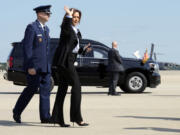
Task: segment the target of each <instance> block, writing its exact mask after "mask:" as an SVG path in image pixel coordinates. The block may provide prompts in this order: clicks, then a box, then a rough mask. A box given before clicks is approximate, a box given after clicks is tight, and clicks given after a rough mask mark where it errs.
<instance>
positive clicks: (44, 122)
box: [41, 119, 51, 124]
mask: <svg viewBox="0 0 180 135" xmlns="http://www.w3.org/2000/svg"><path fill="white" fill-rule="evenodd" d="M41 123H43V124H49V123H51V120H50V119H42V120H41Z"/></svg>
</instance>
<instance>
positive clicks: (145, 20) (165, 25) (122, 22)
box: [0, 0, 180, 64]
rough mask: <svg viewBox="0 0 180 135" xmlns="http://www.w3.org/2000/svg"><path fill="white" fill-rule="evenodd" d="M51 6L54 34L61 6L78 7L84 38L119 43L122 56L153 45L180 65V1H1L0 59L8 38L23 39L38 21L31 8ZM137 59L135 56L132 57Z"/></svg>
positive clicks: (57, 31) (5, 52) (165, 58)
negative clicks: (25, 32) (80, 13)
mask: <svg viewBox="0 0 180 135" xmlns="http://www.w3.org/2000/svg"><path fill="white" fill-rule="evenodd" d="M48 4H50V5H52V8H51V11H52V15H51V18H50V20H49V22H48V23H47V25H48V27H49V28H50V36H51V37H52V38H58V37H59V34H60V24H61V22H62V18H63V16H64V14H65V11H64V6H65V5H66V6H68V7H74V8H78V9H80V10H81V11H82V19H81V23H80V25H79V26H78V27H79V29H80V31H81V33H82V36H83V38H86V39H92V40H95V41H99V42H101V43H104V44H105V45H107V46H109V47H111V43H112V41H117V42H118V49H119V52H120V54H121V55H122V56H123V57H131V58H133V57H134V56H133V53H134V52H135V51H136V50H139V51H140V55H141V56H143V54H144V52H145V50H146V48H147V49H148V52H150V47H151V44H152V43H154V44H155V50H154V51H155V52H156V53H157V60H158V61H161V62H173V63H177V64H180V0H28V1H27V0H5V1H1V8H0V15H1V17H0V62H6V61H7V58H8V55H9V53H10V51H11V49H12V46H11V43H12V42H18V41H21V40H22V39H23V37H24V31H25V28H26V26H27V25H28V24H29V23H31V22H33V21H35V20H36V14H35V12H34V11H33V8H35V7H37V6H40V5H48ZM134 58H135V57H134Z"/></svg>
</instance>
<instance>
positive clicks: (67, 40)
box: [52, 6, 91, 127]
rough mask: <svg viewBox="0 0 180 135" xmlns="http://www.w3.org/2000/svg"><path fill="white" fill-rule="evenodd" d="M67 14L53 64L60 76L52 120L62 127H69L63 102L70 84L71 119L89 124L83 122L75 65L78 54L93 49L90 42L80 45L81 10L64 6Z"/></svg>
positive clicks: (84, 124) (82, 124)
mask: <svg viewBox="0 0 180 135" xmlns="http://www.w3.org/2000/svg"><path fill="white" fill-rule="evenodd" d="M64 10H65V11H66V14H65V16H64V19H63V22H62V25H61V34H60V40H59V46H58V47H57V49H56V52H55V55H54V59H53V66H56V67H57V70H58V76H59V79H60V81H59V85H58V91H57V95H56V99H55V104H54V108H53V112H52V122H53V123H58V124H59V125H60V126H61V127H69V126H70V125H68V124H65V123H64V116H63V104H64V99H65V96H66V93H67V89H68V85H72V89H71V107H70V121H71V122H73V123H74V122H75V123H77V124H78V125H79V126H88V125H89V124H87V123H85V122H83V118H82V116H81V84H80V80H79V76H78V74H77V71H76V69H75V66H74V62H75V60H76V57H77V54H84V53H85V52H88V51H90V50H91V48H90V44H88V45H86V46H85V47H80V46H79V40H80V39H81V33H80V31H79V30H78V29H77V28H76V26H77V25H78V24H79V22H80V19H81V11H79V10H77V9H69V8H68V7H66V6H65V7H64Z"/></svg>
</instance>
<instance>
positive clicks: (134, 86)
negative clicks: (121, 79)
mask: <svg viewBox="0 0 180 135" xmlns="http://www.w3.org/2000/svg"><path fill="white" fill-rule="evenodd" d="M146 87H147V79H146V77H145V76H144V74H142V73H140V72H132V73H130V74H128V75H127V77H126V80H125V84H123V85H121V86H120V88H121V89H122V90H123V91H124V92H127V93H142V92H143V91H144V90H145V89H146Z"/></svg>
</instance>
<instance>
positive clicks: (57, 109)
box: [52, 54, 83, 123]
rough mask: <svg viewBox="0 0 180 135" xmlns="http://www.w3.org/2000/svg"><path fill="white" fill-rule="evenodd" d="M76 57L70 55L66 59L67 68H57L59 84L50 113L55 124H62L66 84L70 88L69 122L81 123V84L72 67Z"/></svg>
mask: <svg viewBox="0 0 180 135" xmlns="http://www.w3.org/2000/svg"><path fill="white" fill-rule="evenodd" d="M75 59H76V55H74V54H72V55H70V56H69V58H68V67H67V68H59V71H58V73H59V78H60V82H59V85H58V91H57V95H56V99H55V104H54V108H53V112H52V119H54V121H55V122H60V123H64V116H63V104H64V99H65V96H66V94H67V90H68V84H70V85H71V86H72V89H71V105H70V121H71V122H81V121H83V119H82V116H81V84H80V80H79V76H78V73H77V71H76V69H75V67H74V60H75Z"/></svg>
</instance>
